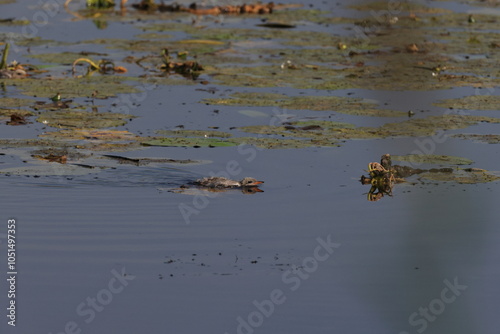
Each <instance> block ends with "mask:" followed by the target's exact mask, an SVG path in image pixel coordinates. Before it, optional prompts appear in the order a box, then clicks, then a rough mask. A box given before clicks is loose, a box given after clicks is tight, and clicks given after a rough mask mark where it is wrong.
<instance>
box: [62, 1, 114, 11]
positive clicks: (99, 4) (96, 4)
mask: <svg viewBox="0 0 500 334" xmlns="http://www.w3.org/2000/svg"><path fill="white" fill-rule="evenodd" d="M70 1H71V0H70ZM70 1H68V2H66V4H68V3H69V2H70ZM86 4H87V7H88V8H94V9H100V8H113V7H114V6H115V2H114V1H113V0H86Z"/></svg>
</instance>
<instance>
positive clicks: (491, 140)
mask: <svg viewBox="0 0 500 334" xmlns="http://www.w3.org/2000/svg"><path fill="white" fill-rule="evenodd" d="M452 137H454V138H459V139H467V140H473V141H475V142H479V143H486V144H500V135H480V134H468V133H459V134H455V135H452Z"/></svg>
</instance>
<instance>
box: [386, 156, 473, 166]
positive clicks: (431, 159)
mask: <svg viewBox="0 0 500 334" xmlns="http://www.w3.org/2000/svg"><path fill="white" fill-rule="evenodd" d="M391 158H392V160H393V161H394V160H395V161H406V162H410V163H412V164H436V165H470V164H472V163H474V161H472V160H470V159H467V158H461V157H454V156H451V155H436V154H407V155H392V156H391Z"/></svg>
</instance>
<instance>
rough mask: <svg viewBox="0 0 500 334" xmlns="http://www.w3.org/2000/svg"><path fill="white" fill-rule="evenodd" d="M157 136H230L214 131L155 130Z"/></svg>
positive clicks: (229, 135)
mask: <svg viewBox="0 0 500 334" xmlns="http://www.w3.org/2000/svg"><path fill="white" fill-rule="evenodd" d="M156 133H157V134H159V135H162V136H169V137H179V138H187V137H205V138H211V137H219V138H229V137H231V136H232V135H231V134H230V133H227V132H222V131H214V130H208V131H204V130H157V131H156Z"/></svg>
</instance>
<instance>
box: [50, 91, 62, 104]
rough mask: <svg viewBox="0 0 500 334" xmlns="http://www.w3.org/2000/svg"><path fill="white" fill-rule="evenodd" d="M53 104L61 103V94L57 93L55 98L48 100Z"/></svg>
mask: <svg viewBox="0 0 500 334" xmlns="http://www.w3.org/2000/svg"><path fill="white" fill-rule="evenodd" d="M50 99H51V100H52V101H53V102H59V101H61V94H60V93H57V94H56V95H55V96H53V97H51V98H50Z"/></svg>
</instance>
